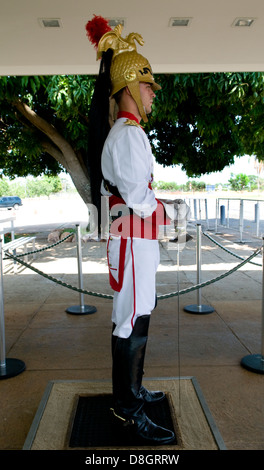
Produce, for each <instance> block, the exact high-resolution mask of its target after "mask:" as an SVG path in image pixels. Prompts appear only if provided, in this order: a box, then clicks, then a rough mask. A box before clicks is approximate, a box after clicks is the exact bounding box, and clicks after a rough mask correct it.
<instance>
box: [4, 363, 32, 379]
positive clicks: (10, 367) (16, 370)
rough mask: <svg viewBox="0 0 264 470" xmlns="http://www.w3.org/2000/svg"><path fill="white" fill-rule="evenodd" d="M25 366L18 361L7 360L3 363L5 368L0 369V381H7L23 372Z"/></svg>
mask: <svg viewBox="0 0 264 470" xmlns="http://www.w3.org/2000/svg"><path fill="white" fill-rule="evenodd" d="M25 368H26V365H25V363H24V362H23V361H20V359H12V358H8V359H6V361H5V367H0V380H1V379H9V378H11V377H15V376H16V375H19V374H21V372H24V370H25Z"/></svg>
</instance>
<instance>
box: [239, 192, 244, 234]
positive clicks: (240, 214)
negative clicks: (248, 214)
mask: <svg viewBox="0 0 264 470" xmlns="http://www.w3.org/2000/svg"><path fill="white" fill-rule="evenodd" d="M243 226H244V201H243V199H240V210H239V233H240V243H243Z"/></svg>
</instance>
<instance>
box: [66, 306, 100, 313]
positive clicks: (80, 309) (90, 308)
mask: <svg viewBox="0 0 264 470" xmlns="http://www.w3.org/2000/svg"><path fill="white" fill-rule="evenodd" d="M66 312H67V313H70V314H72V315H90V314H91V313H95V312H97V308H96V307H93V306H91V305H73V306H72V307H69V308H67V309H66Z"/></svg>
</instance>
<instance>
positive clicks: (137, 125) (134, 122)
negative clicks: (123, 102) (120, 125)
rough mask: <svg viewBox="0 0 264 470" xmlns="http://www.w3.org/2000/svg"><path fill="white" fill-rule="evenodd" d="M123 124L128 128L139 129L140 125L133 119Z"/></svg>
mask: <svg viewBox="0 0 264 470" xmlns="http://www.w3.org/2000/svg"><path fill="white" fill-rule="evenodd" d="M124 124H127V125H128V126H136V127H141V125H140V124H139V123H138V122H137V121H134V120H133V119H127V120H126V122H125V123H124Z"/></svg>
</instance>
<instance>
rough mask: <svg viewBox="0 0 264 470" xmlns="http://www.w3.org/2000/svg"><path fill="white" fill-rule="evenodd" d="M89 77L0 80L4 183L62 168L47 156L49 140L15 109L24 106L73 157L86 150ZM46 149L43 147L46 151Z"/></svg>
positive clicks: (0, 158)
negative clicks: (64, 143) (62, 141)
mask: <svg viewBox="0 0 264 470" xmlns="http://www.w3.org/2000/svg"><path fill="white" fill-rule="evenodd" d="M94 80H95V79H94V78H93V77H89V76H81V75H80V76H79V75H77V76H46V77H43V76H34V77H0V106H1V108H0V109H1V111H0V168H2V171H3V174H5V175H6V176H8V177H9V178H12V177H16V176H26V175H33V176H38V175H40V174H46V175H56V174H57V173H58V172H61V171H62V170H63V168H62V166H61V165H60V164H59V163H58V162H57V161H56V160H55V159H54V158H53V156H51V155H50V154H49V153H47V151H46V150H44V148H43V143H44V142H46V143H49V139H48V137H47V136H46V135H45V133H44V132H41V131H40V130H39V129H37V128H36V127H35V126H34V125H32V124H31V123H30V122H29V121H28V120H27V119H26V118H25V117H24V116H23V115H22V114H20V113H19V112H18V110H17V108H16V103H17V101H21V102H23V103H25V104H27V105H28V106H29V107H30V108H31V109H32V110H33V111H34V112H35V113H36V114H37V115H38V116H39V117H41V118H42V119H44V120H45V121H46V122H48V123H49V124H51V125H52V126H54V129H56V130H57V131H58V132H59V133H60V134H61V135H62V137H64V138H65V139H66V140H67V141H68V142H69V143H70V145H72V147H73V148H74V150H75V151H76V152H78V151H79V150H82V151H84V152H85V151H87V148H88V142H87V126H88V110H89V105H90V102H91V96H92V92H93V86H94ZM45 148H46V147H45Z"/></svg>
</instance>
